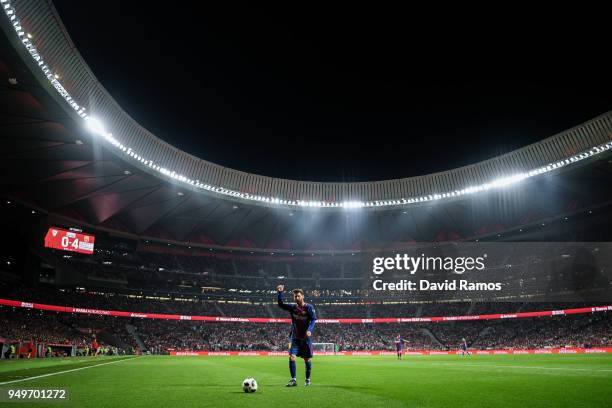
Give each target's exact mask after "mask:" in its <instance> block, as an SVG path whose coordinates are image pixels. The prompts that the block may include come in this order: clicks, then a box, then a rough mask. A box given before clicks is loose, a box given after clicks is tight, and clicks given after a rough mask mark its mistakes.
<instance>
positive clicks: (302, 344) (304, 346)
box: [289, 338, 313, 358]
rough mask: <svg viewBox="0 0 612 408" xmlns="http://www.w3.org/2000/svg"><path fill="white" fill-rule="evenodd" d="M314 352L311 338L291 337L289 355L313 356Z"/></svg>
mask: <svg viewBox="0 0 612 408" xmlns="http://www.w3.org/2000/svg"><path fill="white" fill-rule="evenodd" d="M312 354H313V352H312V341H311V340H310V338H307V339H291V346H290V347H289V355H294V356H297V357H302V358H311V357H312Z"/></svg>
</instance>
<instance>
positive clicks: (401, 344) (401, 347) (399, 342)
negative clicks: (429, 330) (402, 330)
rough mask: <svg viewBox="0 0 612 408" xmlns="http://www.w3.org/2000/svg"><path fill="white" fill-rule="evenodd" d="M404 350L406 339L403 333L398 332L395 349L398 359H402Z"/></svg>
mask: <svg viewBox="0 0 612 408" xmlns="http://www.w3.org/2000/svg"><path fill="white" fill-rule="evenodd" d="M403 350H404V339H403V338H402V335H401V334H398V335H397V337H396V338H395V351H396V352H397V359H398V360H401V359H402V351H403Z"/></svg>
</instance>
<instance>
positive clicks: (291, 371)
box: [289, 360, 296, 379]
mask: <svg viewBox="0 0 612 408" xmlns="http://www.w3.org/2000/svg"><path fill="white" fill-rule="evenodd" d="M295 371H296V370H295V361H291V360H289V372H290V373H291V378H293V379H295Z"/></svg>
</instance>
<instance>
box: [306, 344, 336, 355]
mask: <svg viewBox="0 0 612 408" xmlns="http://www.w3.org/2000/svg"><path fill="white" fill-rule="evenodd" d="M312 348H313V350H314V352H315V353H335V352H336V344H335V343H312Z"/></svg>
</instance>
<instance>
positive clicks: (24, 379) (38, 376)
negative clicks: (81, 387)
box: [0, 356, 142, 385]
mask: <svg viewBox="0 0 612 408" xmlns="http://www.w3.org/2000/svg"><path fill="white" fill-rule="evenodd" d="M140 357H142V356H137V357H132V358H124V359H122V360H117V361H109V362H107V363H101V364H94V365H90V366H87V367H79V368H73V369H70V370H64V371H57V372H54V373H49V374H42V375H35V376H34V377H28V378H20V379H19V380H12V381H5V382H0V385H6V384H13V383H18V382H22V381H30V380H36V379H38V378H44V377H51V376H52V375H58V374H65V373H71V372H73V371H79V370H86V369H88V368H94V367H100V366H103V365H108V364H115V363H121V362H122V361H130V360H135V359H137V358H140Z"/></svg>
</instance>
